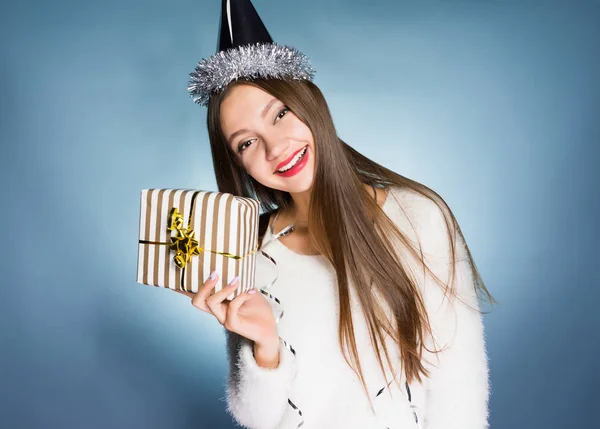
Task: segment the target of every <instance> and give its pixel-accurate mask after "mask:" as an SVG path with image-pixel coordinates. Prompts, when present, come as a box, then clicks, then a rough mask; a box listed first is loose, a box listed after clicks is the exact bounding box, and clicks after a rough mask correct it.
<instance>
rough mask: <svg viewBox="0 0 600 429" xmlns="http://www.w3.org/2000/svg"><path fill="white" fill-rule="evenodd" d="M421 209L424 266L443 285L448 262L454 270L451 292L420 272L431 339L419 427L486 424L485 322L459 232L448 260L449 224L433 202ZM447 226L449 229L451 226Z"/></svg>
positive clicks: (477, 428)
mask: <svg viewBox="0 0 600 429" xmlns="http://www.w3.org/2000/svg"><path fill="white" fill-rule="evenodd" d="M431 204H433V208H431V209H427V210H426V211H424V212H423V213H422V217H423V218H424V219H422V220H421V221H420V222H421V228H422V229H421V232H420V236H421V245H422V249H423V252H424V256H425V260H426V263H427V265H428V267H429V268H430V269H431V270H432V271H433V273H434V274H435V275H436V276H437V277H438V278H439V279H440V280H441V281H443V282H444V284H448V283H449V281H450V280H451V279H450V277H449V275H450V274H451V272H450V268H451V264H454V267H455V274H454V278H453V281H452V283H450V285H451V291H452V292H453V293H455V295H456V296H450V295H448V294H449V293H450V291H449V292H447V293H446V296H444V289H443V288H442V287H441V286H440V285H439V284H438V283H436V282H435V281H434V279H433V278H432V277H431V275H430V274H429V275H425V276H424V283H423V285H424V287H423V297H424V302H425V306H426V308H427V313H428V316H429V320H430V323H431V328H432V332H433V338H434V339H435V342H434V344H431V343H429V344H428V345H427V346H428V348H431V347H433V349H431V350H440V349H441V350H442V351H441V352H440V353H438V354H428V356H429V357H430V361H429V363H432V364H433V365H432V366H430V365H427V364H426V367H427V368H428V369H429V370H430V377H429V378H428V383H427V390H426V408H425V415H424V429H459V428H460V429H487V428H488V427H489V423H488V417H489V412H488V400H489V371H488V359H487V354H486V345H485V338H484V327H483V320H482V316H481V314H480V312H479V303H478V297H477V293H476V290H475V282H474V277H473V275H472V270H471V265H470V263H469V260H468V254H467V251H466V246H465V242H464V239H463V238H462V235H461V234H459V233H456V235H455V243H454V245H455V255H454V259H453V260H451V258H450V256H451V253H450V247H449V243H450V241H449V237H448V231H449V230H448V228H447V226H446V223H445V221H444V215H443V213H442V211H441V210H440V209H439V208H438V207H437V206H436V205H435V204H434V203H431ZM450 231H452V230H451V229H450Z"/></svg>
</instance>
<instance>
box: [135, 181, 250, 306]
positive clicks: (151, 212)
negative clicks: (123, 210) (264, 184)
mask: <svg viewBox="0 0 600 429" xmlns="http://www.w3.org/2000/svg"><path fill="white" fill-rule="evenodd" d="M259 209H260V207H259V202H258V201H257V200H255V199H252V198H244V197H237V196H235V195H232V194H227V193H222V192H209V191H199V190H194V189H143V190H142V193H141V205H140V233H139V244H138V265H137V282H138V283H142V284H146V285H151V286H159V287H165V288H170V289H177V290H185V291H187V292H197V291H198V288H199V287H201V286H202V285H203V284H204V282H205V281H206V279H207V278H208V276H209V275H210V273H211V271H213V270H216V271H217V272H218V273H219V278H220V281H219V282H218V283H217V285H216V287H215V288H214V291H213V293H214V292H218V291H219V290H221V289H222V288H223V287H225V286H226V285H227V284H228V283H229V282H230V281H231V280H232V279H233V277H235V276H236V275H237V276H240V285H239V287H238V289H237V290H236V291H235V292H234V293H232V294H231V295H230V296H229V297H228V299H233V298H235V297H236V296H238V295H240V294H241V293H243V292H245V291H246V290H248V289H250V288H252V287H254V277H255V269H256V250H257V248H258V218H259V214H260V212H259ZM169 228H171V229H169ZM194 240H195V241H194ZM178 251H179V253H178ZM177 258H179V261H178V260H177ZM178 262H179V263H178Z"/></svg>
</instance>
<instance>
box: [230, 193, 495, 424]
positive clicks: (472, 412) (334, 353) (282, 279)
mask: <svg viewBox="0 0 600 429" xmlns="http://www.w3.org/2000/svg"><path fill="white" fill-rule="evenodd" d="M383 210H384V212H385V213H386V214H387V215H388V216H389V217H390V219H391V220H392V221H394V223H395V224H396V225H397V226H398V227H399V228H400V229H401V230H402V231H403V233H405V234H407V235H408V237H409V238H410V239H411V240H413V241H414V242H415V243H416V242H417V240H418V242H420V245H421V248H422V250H423V253H424V256H425V261H426V263H427V265H428V266H429V268H430V269H431V270H432V271H433V272H434V273H435V274H436V275H437V276H438V277H439V278H440V279H442V280H446V279H448V272H449V264H450V263H454V264H455V267H456V273H455V283H454V285H455V286H454V287H455V288H456V290H457V292H458V294H459V297H460V300H459V299H456V298H453V299H451V300H450V298H449V297H448V296H446V297H444V293H443V290H442V289H441V287H440V286H439V285H438V284H437V283H435V282H434V280H433V279H432V278H431V275H430V274H428V273H426V272H425V271H424V270H423V268H422V266H421V267H420V266H419V264H418V262H417V261H416V259H414V258H413V257H409V256H406V251H404V252H403V250H402V246H400V245H396V243H395V244H394V247H395V251H397V252H403V253H402V260H403V263H404V264H405V265H404V266H405V269H407V271H408V272H409V273H410V275H412V276H414V279H415V281H416V282H417V284H418V286H419V288H420V290H421V293H422V296H423V299H424V302H425V306H426V309H427V312H428V315H429V318H430V323H431V325H432V329H433V334H434V338H435V343H433V342H431V341H432V339H430V338H429V339H428V340H427V342H426V344H427V346H428V348H430V349H432V347H434V348H433V349H432V350H435V349H436V348H437V349H439V348H444V350H443V351H442V352H441V353H439V354H437V355H435V354H431V353H429V352H427V351H424V356H423V362H424V364H425V366H426V368H428V369H429V370H430V371H431V373H430V376H429V377H427V378H425V379H424V380H423V382H422V383H419V382H412V383H411V384H410V391H411V394H412V395H411V398H410V399H411V402H409V398H408V395H407V392H406V389H405V388H404V382H405V378H404V375H403V373H402V371H398V368H399V367H398V365H399V362H400V356H399V352H398V351H397V347H394V344H393V343H392V342H391V339H390V338H388V339H387V341H388V342H387V344H388V350H389V352H390V358H391V359H392V362H394V363H395V365H396V367H395V369H396V373H400V376H401V380H400V383H395V382H392V384H391V385H390V386H389V387H388V388H387V389H386V390H384V392H383V393H382V394H381V395H379V396H378V397H376V395H377V392H379V390H380V389H381V388H382V387H384V386H385V385H386V383H385V378H384V376H383V374H382V373H381V369H380V367H379V364H378V362H377V359H376V355H375V352H374V347H373V345H372V344H371V341H370V338H369V335H368V330H367V325H366V323H365V319H364V316H363V314H362V312H361V309H360V305H359V303H358V301H357V299H356V296H355V293H353V291H352V289H351V304H352V310H353V321H354V328H355V337H356V342H357V347H358V352H359V358H360V363H361V368H362V370H363V374H364V376H365V380H366V383H367V387H368V391H369V393H370V397H371V398H373V399H372V402H373V407H372V408H371V407H370V406H369V401H368V399H367V397H366V396H365V393H364V390H363V387H362V385H361V383H360V381H359V378H358V376H357V375H356V373H355V372H354V371H353V370H352V369H351V368H350V366H348V364H347V363H346V361H345V360H344V357H343V354H342V350H341V348H340V345H339V342H338V315H339V311H338V295H337V287H336V274H335V270H334V269H333V267H332V266H331V265H330V264H329V262H328V261H327V260H326V259H325V258H324V257H323V256H321V255H316V256H308V255H300V254H297V253H295V252H294V251H292V250H291V249H288V248H287V247H285V245H284V244H283V243H281V242H280V241H279V240H276V241H273V242H272V243H270V244H269V245H268V246H266V247H265V248H264V250H265V251H266V252H267V253H269V254H270V255H271V256H272V257H273V258H274V259H275V260H276V261H277V264H278V271H279V278H278V280H277V282H276V283H275V284H274V285H273V286H272V287H271V288H270V289H269V292H270V293H272V294H273V295H275V296H277V297H278V298H279V299H280V300H281V304H282V305H283V308H284V310H285V313H284V315H283V317H282V319H281V320H280V321H279V323H278V325H277V326H278V332H279V336H280V338H282V339H284V340H285V341H286V342H288V343H289V344H290V345H291V346H292V347H293V348H294V350H295V351H296V354H295V355H294V354H293V353H292V352H291V351H290V350H288V348H287V347H285V345H284V344H283V342H282V341H281V340H280V350H279V351H280V362H279V366H278V367H277V368H275V369H268V368H261V367H259V366H258V365H257V363H256V361H255V360H254V357H253V351H252V348H253V345H252V342H251V341H250V340H248V339H246V338H244V337H241V336H239V335H237V334H235V333H232V332H230V331H227V330H225V333H226V338H227V350H228V358H229V362H230V371H229V376H228V382H227V386H226V401H227V407H226V408H227V411H228V412H229V413H230V414H231V415H232V416H233V418H234V420H235V421H236V422H237V423H238V424H239V425H241V426H242V427H245V428H249V429H296V428H297V426H298V424H299V423H300V422H301V421H302V420H303V419H304V424H303V426H302V428H303V429H333V428H345V429H354V428H356V429H371V428H372V429H385V428H389V429H411V428H415V429H417V428H421V429H486V428H488V427H489V425H488V418H489V415H488V400H489V389H490V386H489V370H488V359H487V354H486V348H485V338H484V327H483V320H482V316H481V314H480V313H479V312H478V311H476V310H474V309H479V305H478V300H477V296H476V293H475V290H474V285H473V277H472V275H471V270H470V265H469V264H468V260H467V258H466V255H465V247H464V241H462V240H461V239H458V241H457V245H456V258H455V260H454V261H450V257H449V256H450V255H449V250H448V234H447V230H446V225H445V223H444V218H443V215H442V212H441V211H440V209H439V208H438V207H437V205H435V203H433V202H432V201H430V200H429V199H427V198H425V197H423V196H421V195H419V194H417V193H415V192H414V191H410V190H406V189H401V188H398V187H392V188H390V191H389V193H388V196H387V199H386V201H385V203H384V205H383ZM275 232H278V231H275ZM272 236H273V231H272V230H271V229H270V228H269V229H268V230H267V233H266V235H265V237H264V240H263V243H266V242H267V241H268V240H269V239H271V238H272ZM457 238H458V237H457ZM257 263H258V264H260V263H266V260H263V259H262V258H259V260H258V262H257ZM258 272H260V270H258V269H257V273H258ZM263 280H266V279H261V278H259V277H258V275H257V284H258V285H260V284H264V283H265V282H264V281H263ZM350 286H351V288H352V282H351V283H350ZM374 299H377V297H376V296H374ZM384 308H386V309H388V308H387V307H384ZM388 310H389V309H388ZM389 314H390V313H389V312H388V315H389ZM348 356H349V355H348ZM382 356H383V355H382ZM383 359H384V364H385V357H383ZM385 368H386V369H387V379H388V380H391V371H390V370H389V368H387V365H386V367H385ZM288 399H289V400H290V401H291V402H292V403H293V404H295V405H296V406H297V407H298V408H299V409H300V410H301V411H302V417H300V416H299V414H298V412H297V411H296V410H295V409H294V408H293V407H292V406H291V405H290V404H289V403H288ZM414 412H416V415H417V418H418V424H417V422H416V419H415V416H414Z"/></svg>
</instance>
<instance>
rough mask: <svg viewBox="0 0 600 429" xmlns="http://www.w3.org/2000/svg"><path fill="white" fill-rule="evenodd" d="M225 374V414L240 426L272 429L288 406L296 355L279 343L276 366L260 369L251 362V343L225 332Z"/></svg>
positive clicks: (252, 355) (253, 428)
mask: <svg viewBox="0 0 600 429" xmlns="http://www.w3.org/2000/svg"><path fill="white" fill-rule="evenodd" d="M225 335H226V338H227V356H228V360H229V375H228V380H227V387H226V398H227V412H229V413H230V414H231V415H232V416H233V417H234V418H235V420H236V421H237V423H238V424H240V425H241V426H242V427H246V428H249V429H275V428H277V427H278V425H279V423H280V421H281V420H282V419H283V415H284V413H285V411H286V408H287V406H288V393H289V390H290V387H291V384H292V380H293V379H294V377H295V375H296V356H295V355H294V354H293V353H292V352H291V351H290V350H288V348H287V347H285V345H284V344H283V342H282V341H281V340H280V341H279V366H278V367H277V368H273V369H270V368H262V367H260V366H258V364H257V363H256V360H255V359H254V352H253V342H252V341H251V340H249V339H247V338H245V337H243V336H241V335H238V334H236V333H234V332H231V331H229V330H227V329H225Z"/></svg>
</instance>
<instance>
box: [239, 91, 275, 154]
mask: <svg viewBox="0 0 600 429" xmlns="http://www.w3.org/2000/svg"><path fill="white" fill-rule="evenodd" d="M277 101H278V100H277V98H273V99H272V100H271V101H269V102H268V103H267V105H266V106H265V108H264V109H263V111H262V113H261V114H260V117H261V118H263V119H264V118H265V116H266V114H267V112H268V111H269V110H270V109H271V107H272V106H273V104H275V103H276V102H277ZM245 132H248V130H247V129H245V128H243V129H241V130H237V131H236V132H234V133H233V134H232V135H230V136H229V138H228V139H227V141H228V142H229V143H230V144H231V141H232V140H233V139H234V138H235V137H237V136H238V135H239V134H242V133H245Z"/></svg>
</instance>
